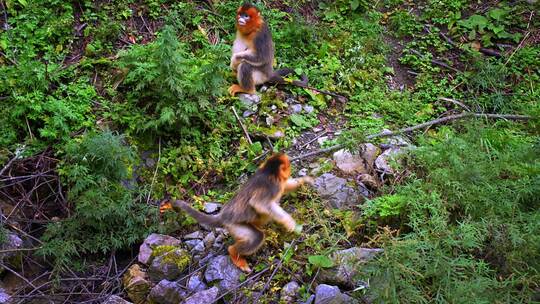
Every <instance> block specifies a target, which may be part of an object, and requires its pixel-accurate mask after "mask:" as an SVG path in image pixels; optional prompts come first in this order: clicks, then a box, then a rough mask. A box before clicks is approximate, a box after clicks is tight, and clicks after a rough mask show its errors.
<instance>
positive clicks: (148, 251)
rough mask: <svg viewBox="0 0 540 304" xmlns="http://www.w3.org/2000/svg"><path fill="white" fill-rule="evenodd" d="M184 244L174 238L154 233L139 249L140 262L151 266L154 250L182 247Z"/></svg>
mask: <svg viewBox="0 0 540 304" xmlns="http://www.w3.org/2000/svg"><path fill="white" fill-rule="evenodd" d="M181 243H182V242H181V241H180V240H179V239H177V238H174V237H172V236H168V235H163V234H157V233H152V234H150V235H149V236H148V237H147V238H146V239H145V240H144V242H143V243H142V245H141V247H140V249H139V257H138V258H139V262H140V263H142V264H145V265H149V264H150V262H151V259H152V249H153V248H156V247H157V246H164V245H166V246H180V244H181Z"/></svg>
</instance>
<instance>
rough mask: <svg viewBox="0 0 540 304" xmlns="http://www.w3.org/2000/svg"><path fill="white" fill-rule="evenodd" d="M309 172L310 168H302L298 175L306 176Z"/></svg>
mask: <svg viewBox="0 0 540 304" xmlns="http://www.w3.org/2000/svg"><path fill="white" fill-rule="evenodd" d="M308 173H309V170H308V169H307V168H302V169H300V170H299V171H298V176H300V177H302V176H306V175H308Z"/></svg>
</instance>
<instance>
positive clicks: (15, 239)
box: [0, 231, 23, 273]
mask: <svg viewBox="0 0 540 304" xmlns="http://www.w3.org/2000/svg"><path fill="white" fill-rule="evenodd" d="M22 247H23V240H22V239H21V238H20V237H19V236H18V235H17V234H15V233H13V232H11V231H8V232H7V233H6V241H5V242H4V243H3V244H2V245H1V246H0V249H1V250H6V251H7V252H3V253H0V261H1V262H2V263H6V264H10V265H12V267H15V268H17V269H19V268H20V267H21V262H20V261H21V259H20V258H21V257H22V251H16V250H17V249H20V248H22ZM10 250H13V251H10ZM3 270H4V268H3V267H0V273H1V272H2V271H3Z"/></svg>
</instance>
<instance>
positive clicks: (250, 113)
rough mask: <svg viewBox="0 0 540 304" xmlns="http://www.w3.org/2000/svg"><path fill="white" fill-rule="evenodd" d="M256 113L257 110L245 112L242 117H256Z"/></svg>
mask: <svg viewBox="0 0 540 304" xmlns="http://www.w3.org/2000/svg"><path fill="white" fill-rule="evenodd" d="M255 113H257V110H255V111H250V110H245V111H244V113H242V117H244V118H248V117H250V116H251V115H254V114H255Z"/></svg>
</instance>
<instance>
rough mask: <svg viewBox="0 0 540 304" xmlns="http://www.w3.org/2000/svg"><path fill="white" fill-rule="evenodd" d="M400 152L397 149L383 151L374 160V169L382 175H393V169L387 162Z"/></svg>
mask: <svg viewBox="0 0 540 304" xmlns="http://www.w3.org/2000/svg"><path fill="white" fill-rule="evenodd" d="M400 152H401V149H399V148H390V149H387V150H385V151H384V152H383V153H382V154H381V155H379V157H377V159H376V160H375V168H376V169H377V171H379V172H381V173H384V174H394V169H392V167H390V164H389V160H390V159H391V158H393V157H394V156H396V155H398V154H399V153H400Z"/></svg>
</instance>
